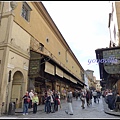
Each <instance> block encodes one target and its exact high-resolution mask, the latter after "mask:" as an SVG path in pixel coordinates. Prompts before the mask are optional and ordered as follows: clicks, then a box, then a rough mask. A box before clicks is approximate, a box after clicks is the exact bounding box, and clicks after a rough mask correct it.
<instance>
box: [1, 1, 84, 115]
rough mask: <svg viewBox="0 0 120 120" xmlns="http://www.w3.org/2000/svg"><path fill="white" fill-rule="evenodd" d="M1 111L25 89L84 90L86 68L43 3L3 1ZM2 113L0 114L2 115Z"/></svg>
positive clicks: (41, 91)
mask: <svg viewBox="0 0 120 120" xmlns="http://www.w3.org/2000/svg"><path fill="white" fill-rule="evenodd" d="M0 13H1V14H0V105H1V106H0V110H2V112H8V108H9V103H10V102H16V100H17V102H18V103H19V102H20V104H18V105H17V106H16V107H17V108H21V107H22V102H21V101H22V96H23V95H24V94H25V91H26V90H28V91H29V90H30V89H34V90H35V91H36V92H38V95H39V99H40V102H41V103H42V96H43V93H44V91H45V90H47V89H51V90H53V89H54V90H58V91H60V93H61V95H62V91H64V90H67V89H68V88H71V89H72V90H74V89H81V88H84V86H85V83H84V77H83V76H84V69H83V67H82V66H81V64H80V63H79V61H78V60H77V58H76V56H75V55H74V53H73V52H72V50H71V49H70V47H69V46H68V44H67V42H66V41H65V39H64V38H63V36H62V34H61V32H60V31H59V30H58V28H57V26H56V25H55V23H54V21H53V20H52V18H51V17H50V15H49V14H48V12H47V10H46V8H45V7H44V5H43V4H42V2H28V1H27V2H25V1H23V2H22V1H21V2H15V1H8V2H4V1H1V2H0ZM0 113H1V112H0Z"/></svg>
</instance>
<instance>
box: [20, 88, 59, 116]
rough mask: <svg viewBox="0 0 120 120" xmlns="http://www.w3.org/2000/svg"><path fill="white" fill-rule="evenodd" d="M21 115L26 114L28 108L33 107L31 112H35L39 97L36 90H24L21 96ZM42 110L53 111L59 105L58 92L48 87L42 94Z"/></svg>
mask: <svg viewBox="0 0 120 120" xmlns="http://www.w3.org/2000/svg"><path fill="white" fill-rule="evenodd" d="M22 99H23V115H27V114H28V109H31V108H32V109H33V114H35V113H37V106H38V104H39V98H38V95H37V92H34V91H33V90H31V91H30V92H28V91H26V94H25V95H24V96H23V98H22ZM44 106H45V107H44V111H45V112H46V113H47V114H48V113H54V112H56V111H58V109H59V108H60V107H61V104H60V92H59V91H55V90H50V89H48V90H47V91H45V94H44Z"/></svg>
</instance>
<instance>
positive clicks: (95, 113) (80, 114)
mask: <svg viewBox="0 0 120 120" xmlns="http://www.w3.org/2000/svg"><path fill="white" fill-rule="evenodd" d="M66 107H67V103H62V108H61V109H59V111H58V112H55V113H50V114H46V113H45V112H44V111H38V112H37V113H36V114H33V113H32V112H31V113H29V114H28V115H25V116H23V115H22V113H17V114H16V115H11V116H2V117H0V119H1V118H3V119H4V118H13V119H21V118H23V119H27V118H29V119H33V118H39V119H42V118H47V119H51V118H52V119H56V118H57V119H58V118H59V119H63V118H70V119H72V118H76V119H86V118H88V119H92V118H96V119H99V118H107V119H108V118H109V119H113V118H116V119H117V118H118V119H120V117H119V116H114V115H109V114H106V113H105V112H104V109H103V103H102V97H101V98H100V102H99V103H94V102H93V101H92V105H90V106H89V107H87V106H86V104H85V109H82V108H81V100H79V99H78V100H77V101H76V100H75V99H74V100H73V111H74V115H68V114H66V113H65V109H66Z"/></svg>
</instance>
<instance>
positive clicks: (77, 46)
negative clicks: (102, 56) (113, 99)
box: [42, 1, 110, 80]
mask: <svg viewBox="0 0 120 120" xmlns="http://www.w3.org/2000/svg"><path fill="white" fill-rule="evenodd" d="M42 3H43V5H44V6H45V8H46V10H47V11H48V13H49V15H50V16H51V18H52V20H53V21H54V23H55V25H56V26H57V28H58V29H59V31H60V33H61V34H62V36H63V37H64V39H65V41H66V42H67V44H68V45H69V47H70V48H71V50H72V52H73V53H74V55H75V56H76V58H77V59H78V61H79V63H80V64H81V66H82V67H83V69H84V70H87V69H89V70H93V71H94V73H93V75H94V76H95V77H96V79H97V80H100V75H99V65H98V64H97V63H92V62H91V63H89V62H88V61H91V60H93V59H96V54H95V50H96V49H98V48H106V47H109V41H110V37H109V28H108V19H109V12H110V9H109V1H42Z"/></svg>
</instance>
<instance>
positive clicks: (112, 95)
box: [102, 89, 120, 112]
mask: <svg viewBox="0 0 120 120" xmlns="http://www.w3.org/2000/svg"><path fill="white" fill-rule="evenodd" d="M102 96H103V98H104V99H105V102H106V103H107V104H108V108H109V110H110V111H116V112H118V111H120V94H119V92H116V91H114V90H111V89H106V90H104V91H103V93H102Z"/></svg>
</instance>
